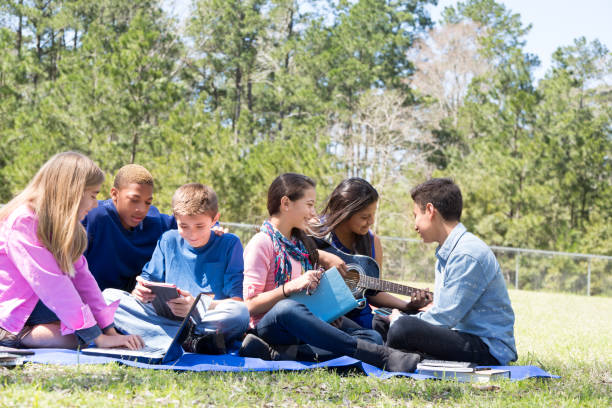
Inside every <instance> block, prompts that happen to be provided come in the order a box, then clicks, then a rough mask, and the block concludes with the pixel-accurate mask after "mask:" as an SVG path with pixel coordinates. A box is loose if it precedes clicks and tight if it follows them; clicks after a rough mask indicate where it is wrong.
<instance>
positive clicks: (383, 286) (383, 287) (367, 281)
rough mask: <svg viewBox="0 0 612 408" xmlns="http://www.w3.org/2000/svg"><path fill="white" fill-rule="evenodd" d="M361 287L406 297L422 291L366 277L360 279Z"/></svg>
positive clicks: (362, 276)
mask: <svg viewBox="0 0 612 408" xmlns="http://www.w3.org/2000/svg"><path fill="white" fill-rule="evenodd" d="M359 286H360V287H362V288H365V289H372V290H378V291H381V292H391V293H397V294H399V295H404V296H412V295H413V294H415V293H416V292H417V291H418V290H420V289H419V288H413V287H412V286H406V285H402V284H399V283H395V282H390V281H385V280H382V279H376V278H372V277H370V276H366V275H361V276H360V277H359ZM427 293H430V292H427Z"/></svg>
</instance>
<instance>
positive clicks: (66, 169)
mask: <svg viewBox="0 0 612 408" xmlns="http://www.w3.org/2000/svg"><path fill="white" fill-rule="evenodd" d="M103 181H104V172H102V170H100V168H99V167H98V166H96V164H95V163H94V162H93V161H92V160H91V159H90V158H89V157H87V156H84V155H82V154H80V153H76V152H64V153H59V154H56V155H55V156H53V157H52V158H50V159H49V160H48V161H47V162H46V163H45V164H44V165H43V166H42V167H41V168H40V170H38V172H37V173H36V175H35V176H34V178H33V179H32V180H31V181H30V183H29V184H28V185H27V187H26V188H25V189H24V190H23V191H22V192H21V193H19V194H18V195H17V196H15V198H13V199H12V200H11V201H10V202H9V203H8V204H7V205H5V206H4V207H3V208H2V209H0V222H1V221H4V220H6V219H7V218H8V217H9V215H10V214H11V213H12V212H13V211H15V209H17V208H18V207H20V206H22V205H24V204H25V205H28V206H29V207H30V208H31V209H32V210H33V211H34V213H35V214H36V216H37V217H38V228H37V230H36V235H37V236H38V239H39V240H40V242H41V243H42V244H43V245H44V246H45V247H46V248H47V249H48V250H49V251H50V252H51V253H52V254H53V256H54V257H55V260H56V261H57V264H58V265H59V267H60V269H61V270H62V272H64V273H65V274H66V275H68V276H70V277H73V276H74V263H75V262H76V261H77V260H78V259H79V257H80V256H81V255H83V252H85V248H86V247H87V233H86V232H85V229H84V228H83V226H82V225H81V223H80V220H79V214H78V213H79V205H80V203H81V200H82V199H83V193H84V192H85V189H87V188H90V187H93V186H97V185H99V184H101V183H102V182H103Z"/></svg>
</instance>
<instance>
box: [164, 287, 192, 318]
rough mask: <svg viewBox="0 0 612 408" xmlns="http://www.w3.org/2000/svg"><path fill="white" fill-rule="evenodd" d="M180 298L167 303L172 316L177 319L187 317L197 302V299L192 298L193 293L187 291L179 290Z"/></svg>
mask: <svg viewBox="0 0 612 408" xmlns="http://www.w3.org/2000/svg"><path fill="white" fill-rule="evenodd" d="M177 290H178V293H179V295H181V296H179V297H177V298H176V299H171V300H169V301H167V302H166V304H167V305H168V307H169V308H170V310H171V311H172V314H174V315H175V316H177V317H185V316H187V313H189V309H191V305H192V304H193V302H194V301H195V298H194V297H193V296H191V293H189V292H187V291H186V290H182V289H178V288H177Z"/></svg>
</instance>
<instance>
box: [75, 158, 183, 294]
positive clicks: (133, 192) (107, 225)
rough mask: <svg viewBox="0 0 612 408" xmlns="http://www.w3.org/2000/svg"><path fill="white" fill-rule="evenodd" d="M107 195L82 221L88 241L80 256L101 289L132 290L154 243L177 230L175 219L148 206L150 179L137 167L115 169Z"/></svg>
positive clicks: (150, 192)
mask: <svg viewBox="0 0 612 408" xmlns="http://www.w3.org/2000/svg"><path fill="white" fill-rule="evenodd" d="M110 193H111V198H110V199H109V200H104V201H99V202H98V207H97V208H94V209H93V210H91V211H90V212H89V213H88V214H87V217H85V219H84V220H83V225H84V226H85V229H86V230H87V237H88V241H89V242H88V245H87V250H86V251H85V258H87V263H88V264H89V270H90V271H91V273H92V274H93V276H94V277H95V278H96V281H97V282H98V285H99V286H100V289H101V290H104V289H106V288H115V289H121V290H126V291H131V290H132V289H133V288H134V285H135V280H134V279H135V277H136V276H138V275H139V274H140V272H141V271H142V267H143V266H144V265H145V264H146V263H147V262H148V261H149V259H151V255H152V254H153V250H154V249H155V244H156V243H157V240H158V239H159V237H161V235H162V234H163V233H164V232H166V231H168V230H170V229H176V221H175V219H174V217H173V216H171V215H166V214H161V213H160V212H159V211H158V210H157V208H155V207H154V206H153V205H151V203H152V201H153V176H152V175H151V173H149V172H148V171H147V169H145V168H144V167H142V166H140V165H137V164H128V165H127V166H123V167H122V168H121V169H119V171H118V172H117V175H116V176H115V181H114V183H113V187H112V188H111V191H110Z"/></svg>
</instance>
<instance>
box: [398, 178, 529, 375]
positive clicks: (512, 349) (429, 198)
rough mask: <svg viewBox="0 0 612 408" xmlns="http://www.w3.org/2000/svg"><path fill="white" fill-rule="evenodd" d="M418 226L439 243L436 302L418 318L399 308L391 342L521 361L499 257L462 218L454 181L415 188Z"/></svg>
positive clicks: (445, 355) (492, 360)
mask: <svg viewBox="0 0 612 408" xmlns="http://www.w3.org/2000/svg"><path fill="white" fill-rule="evenodd" d="M411 196H412V199H413V200H414V209H413V212H414V220H415V229H416V231H417V232H418V233H419V235H420V236H421V238H423V241H425V242H437V243H438V244H439V246H438V248H437V250H436V258H437V261H436V270H435V274H436V276H435V290H434V300H433V305H432V306H431V307H430V308H429V309H427V310H426V311H423V312H420V313H418V314H416V315H413V316H405V315H400V313H399V311H397V310H395V311H394V313H393V314H392V317H391V326H390V328H389V333H388V335H387V345H388V346H389V347H393V348H396V349H400V350H404V351H408V352H419V353H423V354H426V355H428V356H430V357H433V358H439V359H443V360H457V361H470V362H474V363H479V364H485V365H498V364H500V365H506V364H508V362H510V361H516V359H517V353H516V346H515V342H514V312H513V310H512V305H511V304H510V298H509V297H508V290H507V289H506V283H505V281H504V278H503V276H502V274H501V270H500V267H499V264H498V263H497V260H496V259H495V255H494V254H493V252H492V251H491V249H490V248H489V247H488V246H487V245H486V244H485V243H484V242H483V241H481V240H480V239H479V238H477V237H476V236H474V235H473V234H471V233H469V232H467V230H466V228H465V227H464V226H463V224H461V222H459V220H460V217H461V210H462V206H463V201H462V197H461V191H460V190H459V187H458V186H457V185H456V184H455V183H453V181H452V180H450V179H431V180H428V181H426V182H425V183H422V184H420V185H418V186H417V187H415V188H414V189H413V190H412V191H411Z"/></svg>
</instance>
